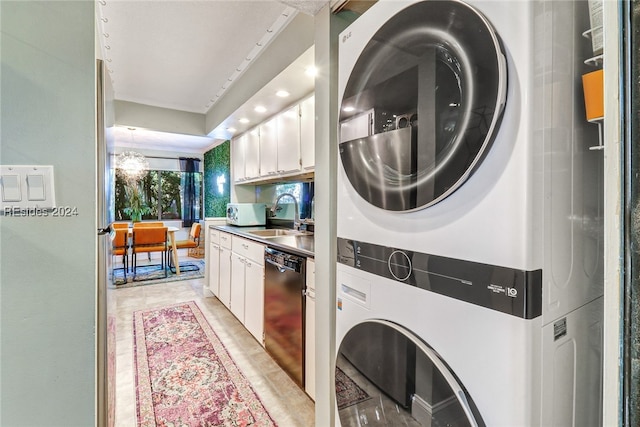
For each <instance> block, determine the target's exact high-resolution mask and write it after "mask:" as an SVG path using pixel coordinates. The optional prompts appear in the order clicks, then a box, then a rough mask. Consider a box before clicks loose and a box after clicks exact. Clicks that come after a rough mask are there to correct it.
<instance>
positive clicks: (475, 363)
mask: <svg viewBox="0 0 640 427" xmlns="http://www.w3.org/2000/svg"><path fill="white" fill-rule="evenodd" d="M529 6H530V7H522V4H519V3H518V2H512V1H509V0H498V1H483V0H463V1H460V0H455V1H454V0H435V1H433V0H429V1H413V0H410V1H380V2H377V3H375V4H374V5H373V6H371V8H369V9H368V10H367V11H366V12H364V13H363V14H362V15H361V16H360V17H358V19H357V20H356V21H354V22H353V23H352V24H351V25H350V26H349V27H347V28H346V29H345V30H344V31H343V32H342V33H341V35H340V36H339V38H338V40H339V42H338V43H339V46H338V51H339V52H338V55H339V60H338V65H339V69H338V98H339V99H338V103H336V105H335V108H336V113H337V114H338V115H339V119H338V120H339V138H338V140H339V156H340V160H339V164H338V167H337V177H336V181H337V194H336V199H337V214H336V218H337V225H336V229H337V230H336V233H337V237H338V239H337V245H338V248H337V252H338V254H337V255H338V256H337V260H338V265H337V267H336V286H337V289H336V296H337V301H336V302H337V304H336V307H337V309H336V349H337V353H336V359H337V363H336V365H337V367H339V368H340V369H341V371H342V372H344V373H345V374H346V375H347V376H348V377H350V378H351V379H352V380H353V381H354V382H356V383H357V381H359V380H360V379H362V378H363V377H366V378H367V379H368V380H369V382H370V383H371V384H370V385H371V386H372V387H373V386H375V387H377V388H378V389H380V392H379V393H376V394H375V396H374V393H373V392H372V391H371V390H374V389H373V388H369V387H368V385H365V384H362V385H361V387H362V388H363V389H365V390H367V392H368V393H369V395H370V396H372V397H373V398H372V399H368V400H366V401H363V402H362V403H355V404H353V405H348V406H344V407H343V408H338V411H336V414H337V417H339V418H338V419H336V425H337V426H340V425H342V426H343V427H345V426H347V425H359V424H358V422H359V420H361V419H362V418H363V417H365V418H368V419H369V420H372V419H374V418H373V417H374V416H377V414H379V413H381V412H380V411H379V410H378V409H379V408H377V407H376V404H378V403H379V402H380V400H379V399H377V398H376V396H380V398H381V399H383V401H384V399H386V398H388V399H390V400H391V402H390V405H389V406H386V405H384V410H383V411H382V412H384V413H385V414H386V416H387V419H388V424H387V425H405V424H402V422H404V421H407V423H408V420H410V419H413V420H423V421H420V425H436V424H443V425H446V424H447V423H448V424H449V425H456V426H466V425H472V426H483V425H487V426H498V425H501V426H502V425H504V426H514V425H527V426H546V425H598V424H597V421H598V420H599V418H600V416H599V414H598V412H599V409H598V408H601V393H602V381H601V362H602V360H601V357H602V356H601V355H602V351H601V349H602V338H601V333H600V332H599V331H600V330H601V328H602V323H603V319H602V293H603V286H602V284H603V259H604V256H603V253H602V247H603V240H604V239H603V237H604V233H603V221H602V218H603V214H602V197H603V196H602V194H603V178H602V177H603V172H602V164H601V162H602V159H601V158H599V156H598V155H595V156H594V155H593V153H594V152H592V151H590V150H589V146H592V145H598V129H597V127H594V126H592V125H591V124H589V123H588V122H586V121H585V119H584V117H583V115H584V108H583V106H582V105H580V104H581V103H582V98H581V95H582V93H581V88H580V87H579V86H578V85H576V84H575V82H576V81H579V79H580V75H581V70H583V69H584V64H583V60H584V58H583V56H584V55H583V53H585V52H588V51H590V48H591V46H589V40H587V39H584V41H579V39H580V37H579V34H580V33H581V32H582V31H584V30H583V29H586V28H589V20H588V5H587V3H586V2H540V3H529ZM515 22H517V25H514V23H515ZM568 70H569V71H568ZM414 114H415V116H416V117H415V118H412V116H413V115H414ZM403 118H404V119H405V120H404V121H403V120H402V119H403ZM396 119H397V120H396ZM414 119H415V121H414ZM407 124H408V125H407ZM543 297H544V298H543ZM371 319H375V321H373V320H371ZM364 322H366V323H367V325H366V326H361V324H362V323H364ZM369 323H371V324H369ZM342 361H344V362H345V363H344V364H342ZM436 372H440V373H441V374H438V375H435V373H436ZM338 374H339V372H338V371H336V390H338V389H339V387H342V386H343V385H344V381H342V380H340V379H341V378H342V379H343V377H342V375H338ZM404 377H406V378H407V381H402V380H400V378H404ZM514 378H518V380H515V381H514V380H513V379H514ZM338 380H340V381H341V382H340V383H339V382H338ZM397 381H400V384H398V383H397ZM370 391H371V392H370ZM461 391H463V392H461ZM396 408H402V410H403V411H404V413H403V415H402V418H403V419H402V420H390V418H391V416H392V414H393V415H394V416H395V415H396V414H398V413H399V412H398V411H397V410H396ZM454 408H455V410H454ZM386 409H389V411H387V410H386ZM358 411H360V412H358ZM369 411H371V412H370V413H371V416H368V415H367V414H368V413H369ZM370 424H371V425H376V423H370ZM382 424H383V423H380V424H378V425H382ZM408 424H409V425H415V424H410V423H408Z"/></svg>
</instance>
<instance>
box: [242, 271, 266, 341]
mask: <svg viewBox="0 0 640 427" xmlns="http://www.w3.org/2000/svg"><path fill="white" fill-rule="evenodd" d="M244 281H245V292H246V295H245V300H244V326H245V327H246V328H247V330H248V331H249V332H251V335H253V336H254V337H255V339H257V340H258V342H259V343H260V344H261V345H263V346H264V339H263V333H264V267H263V266H262V265H259V264H257V263H255V262H253V261H251V260H249V259H247V260H246V264H245V270H244Z"/></svg>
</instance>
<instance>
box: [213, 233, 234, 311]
mask: <svg viewBox="0 0 640 427" xmlns="http://www.w3.org/2000/svg"><path fill="white" fill-rule="evenodd" d="M218 246H219V248H218V250H219V257H218V294H217V295H216V296H217V297H218V299H219V300H220V302H222V303H223V304H224V305H225V306H226V307H227V308H229V307H230V303H231V235H230V234H229V233H223V232H220V241H219V244H218Z"/></svg>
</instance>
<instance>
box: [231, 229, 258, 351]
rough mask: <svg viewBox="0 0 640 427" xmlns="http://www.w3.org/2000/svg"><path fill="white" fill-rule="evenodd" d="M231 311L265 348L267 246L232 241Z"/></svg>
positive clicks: (236, 240) (236, 238) (246, 241)
mask: <svg viewBox="0 0 640 427" xmlns="http://www.w3.org/2000/svg"><path fill="white" fill-rule="evenodd" d="M229 308H230V310H231V312H232V313H233V314H234V316H236V318H237V319H238V320H240V322H241V323H242V324H243V325H244V326H245V328H247V330H248V331H249V332H251V334H252V335H253V336H254V337H255V339H256V340H258V342H259V343H260V344H261V345H263V344H264V339H263V332H264V246H263V245H261V244H259V243H256V242H254V241H251V240H247V239H243V238H241V237H237V236H233V237H232V253H231V305H230V307H229Z"/></svg>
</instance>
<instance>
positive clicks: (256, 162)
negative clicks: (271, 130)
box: [244, 128, 260, 179]
mask: <svg viewBox="0 0 640 427" xmlns="http://www.w3.org/2000/svg"><path fill="white" fill-rule="evenodd" d="M245 135H247V140H246V145H245V146H244V176H245V178H247V179H253V178H258V177H259V176H260V131H259V129H258V128H255V129H253V130H250V131H249V132H247V133H245Z"/></svg>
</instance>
